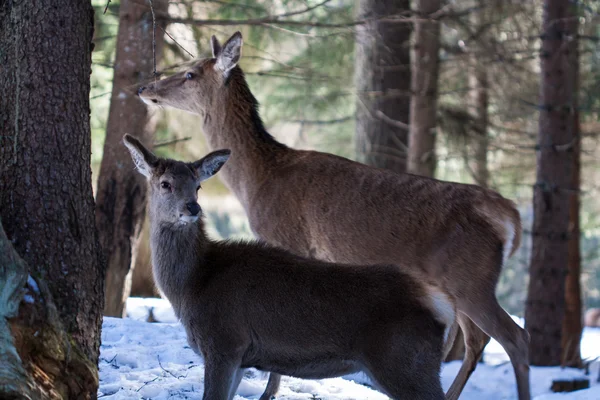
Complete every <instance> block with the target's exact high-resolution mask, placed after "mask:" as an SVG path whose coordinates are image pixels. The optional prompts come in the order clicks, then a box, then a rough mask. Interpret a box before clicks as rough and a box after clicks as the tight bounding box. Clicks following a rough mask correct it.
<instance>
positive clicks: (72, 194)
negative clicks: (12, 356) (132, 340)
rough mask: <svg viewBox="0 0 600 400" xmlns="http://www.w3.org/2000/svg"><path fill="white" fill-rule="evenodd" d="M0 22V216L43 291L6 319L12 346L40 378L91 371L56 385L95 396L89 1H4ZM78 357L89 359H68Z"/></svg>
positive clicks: (52, 380)
mask: <svg viewBox="0 0 600 400" xmlns="http://www.w3.org/2000/svg"><path fill="white" fill-rule="evenodd" d="M0 21H1V23H0V49H2V50H1V51H0V65H1V66H2V67H1V73H0V93H2V95H1V96H0V112H1V113H2V114H1V115H0V187H1V188H2V189H1V190H0V216H1V217H2V223H3V224H4V230H5V231H6V235H7V236H8V240H10V242H11V243H12V245H13V246H14V249H15V250H16V252H17V253H18V254H19V255H20V256H21V257H22V258H23V260H24V261H25V262H26V263H27V264H28V265H29V267H30V271H29V273H30V275H31V276H32V277H34V280H36V281H38V282H40V289H41V290H42V291H41V293H42V295H43V299H44V302H46V300H48V304H47V307H44V310H42V309H40V308H38V307H40V306H38V305H37V303H34V306H32V307H31V308H32V310H33V311H31V312H26V313H24V312H20V314H19V317H17V319H16V320H15V321H14V324H13V322H11V328H12V331H13V335H14V337H15V339H16V348H17V351H18V352H19V356H20V358H21V359H22V360H23V361H24V367H25V369H26V370H27V372H28V373H31V372H32V371H35V374H34V375H33V376H34V378H33V379H35V380H36V381H37V382H38V383H39V382H42V381H43V382H42V383H43V384H45V385H49V386H52V385H60V381H61V379H62V378H64V379H66V378H65V375H66V374H68V373H71V374H74V376H73V379H76V378H77V377H84V376H86V375H87V376H88V378H89V374H92V375H93V379H91V380H89V379H87V378H86V382H87V383H86V384H85V385H67V386H65V387H62V386H61V387H58V388H57V390H58V392H60V393H68V394H69V395H68V396H66V397H65V398H85V397H95V395H96V391H97V385H98V380H97V371H96V367H95V366H96V365H97V362H98V355H99V345H100V324H101V321H102V315H101V310H102V306H103V298H104V279H103V278H104V268H103V263H102V255H101V252H100V250H99V246H98V241H97V235H96V227H95V224H94V199H93V197H92V185H91V168H90V151H91V147H90V143H91V134H90V124H89V112H90V108H89V91H90V73H91V52H92V47H93V44H92V42H91V40H92V34H93V29H94V27H93V8H92V6H91V4H90V3H89V2H86V1H75V0H52V1H51V0H39V1H36V2H32V1H21V2H14V1H5V2H0ZM21 268H24V267H21ZM42 282H45V283H46V284H47V289H48V291H47V293H46V294H44V290H43V288H42ZM2 290H5V288H3V289H2ZM34 299H35V298H34ZM51 300H52V301H51ZM51 302H53V303H55V305H56V310H57V311H56V312H55V315H53V314H52V313H51V312H50V311H48V307H51V304H50V303H51ZM21 308H24V307H21ZM35 310H37V311H35ZM19 311H21V310H19ZM38 311H39V312H38ZM39 321H50V322H51V326H54V327H56V326H58V325H61V326H62V327H64V332H65V335H66V336H64V335H63V336H62V339H61V340H60V341H56V340H53V337H54V336H53V335H54V334H55V332H54V331H53V330H52V329H47V330H44V329H39V328H40V327H43V326H45V325H44V324H43V322H41V323H39ZM59 322H60V324H59ZM40 332H41V334H39V333H40ZM36 335H37V336H36ZM40 336H41V338H40ZM40 340H41V341H42V342H40ZM48 341H50V342H48ZM39 343H45V344H44V346H42V347H38V344H39ZM63 345H66V346H67V347H64V346H63ZM69 348H70V350H69ZM58 349H62V350H63V351H64V352H63V353H62V355H56V357H57V358H60V357H62V358H63V359H64V358H66V361H68V363H66V364H68V366H65V362H64V361H63V363H61V364H59V365H60V366H61V368H56V365H54V366H52V365H50V363H49V362H48V363H46V361H48V360H46V358H45V357H44V355H45V354H46V352H47V351H55V350H58ZM38 361H39V362H38ZM71 361H74V364H71ZM83 364H86V365H87V366H88V367H89V368H87V367H86V368H76V367H77V366H81V365H83ZM71 367H74V369H73V368H71ZM63 382H64V380H63ZM34 397H35V396H34ZM36 398H39V397H36Z"/></svg>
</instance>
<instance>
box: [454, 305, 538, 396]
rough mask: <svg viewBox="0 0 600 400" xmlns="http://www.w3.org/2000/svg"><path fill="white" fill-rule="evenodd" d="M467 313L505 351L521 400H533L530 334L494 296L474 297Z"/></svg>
mask: <svg viewBox="0 0 600 400" xmlns="http://www.w3.org/2000/svg"><path fill="white" fill-rule="evenodd" d="M472 300H473V301H472V302H471V303H470V306H467V307H465V308H464V312H465V313H467V315H469V317H470V318H471V319H472V320H473V322H475V323H476V324H477V325H478V326H479V327H480V328H481V329H482V330H483V331H485V332H486V333H487V334H489V335H490V336H491V337H493V338H494V339H496V340H497V341H498V342H499V343H500V344H501V345H502V347H503V348H504V350H505V351H506V353H507V354H508V357H509V358H510V362H511V363H512V365H513V368H514V370H515V377H516V379H517V391H518V394H519V400H530V399H531V393H530V386H529V333H527V331H526V330H525V329H523V328H521V327H520V326H519V325H517V324H516V323H515V321H513V319H512V318H511V317H510V315H508V314H507V313H506V311H504V309H503V308H502V307H500V304H498V301H497V300H496V297H495V296H494V295H493V294H492V295H491V296H487V297H484V298H480V299H477V298H473V299H472Z"/></svg>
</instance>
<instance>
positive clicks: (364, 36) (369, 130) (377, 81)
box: [354, 0, 411, 172]
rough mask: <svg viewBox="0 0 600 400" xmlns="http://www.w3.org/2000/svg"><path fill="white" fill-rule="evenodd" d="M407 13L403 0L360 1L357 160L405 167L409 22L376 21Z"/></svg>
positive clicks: (357, 43) (406, 5) (407, 2)
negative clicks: (361, 21) (363, 21)
mask: <svg viewBox="0 0 600 400" xmlns="http://www.w3.org/2000/svg"><path fill="white" fill-rule="evenodd" d="M409 11H410V1H409V0H360V1H359V3H358V15H357V18H358V19H373V21H372V22H369V23H367V24H365V25H363V26H360V27H357V32H356V61H355V72H354V74H355V82H356V89H357V91H358V99H357V112H356V148H357V156H358V159H359V160H360V161H361V162H364V163H367V164H369V165H373V166H376V167H381V168H388V169H391V170H393V171H397V172H405V171H406V160H407V149H408V120H409V111H410V51H409V50H410V48H409V41H410V31H411V25H410V24H409V23H397V22H385V21H378V20H377V19H378V18H381V17H389V16H390V15H401V14H406V13H408V12H409Z"/></svg>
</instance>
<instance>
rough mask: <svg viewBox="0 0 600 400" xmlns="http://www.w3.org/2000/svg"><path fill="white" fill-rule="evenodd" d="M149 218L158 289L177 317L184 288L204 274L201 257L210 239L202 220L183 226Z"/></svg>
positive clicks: (202, 257)
mask: <svg viewBox="0 0 600 400" xmlns="http://www.w3.org/2000/svg"><path fill="white" fill-rule="evenodd" d="M152 219H153V218H152V216H151V218H150V224H151V228H150V248H151V251H152V270H153V273H154V277H155V280H156V283H157V285H158V287H159V289H160V290H161V291H162V292H163V293H164V294H165V295H166V296H167V298H168V299H169V301H170V302H171V304H172V305H173V308H174V310H175V313H176V315H177V316H178V317H179V310H180V305H181V301H182V298H183V296H184V295H185V293H186V288H187V287H189V286H190V284H193V282H194V281H196V280H197V279H198V278H199V277H201V274H202V273H203V272H205V271H204V269H205V268H203V259H204V254H205V253H206V252H207V251H208V247H209V246H210V240H209V239H208V237H207V236H206V233H205V232H204V225H203V223H202V221H201V220H198V222H197V223H194V224H187V225H184V226H181V225H173V224H168V223H161V222H156V223H155V222H154V221H152Z"/></svg>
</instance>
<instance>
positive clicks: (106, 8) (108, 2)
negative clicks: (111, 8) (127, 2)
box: [102, 0, 110, 14]
mask: <svg viewBox="0 0 600 400" xmlns="http://www.w3.org/2000/svg"><path fill="white" fill-rule="evenodd" d="M109 4H110V0H108V1H107V2H106V7H104V12H103V13H102V14H106V11H107V10H108V5H109Z"/></svg>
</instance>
